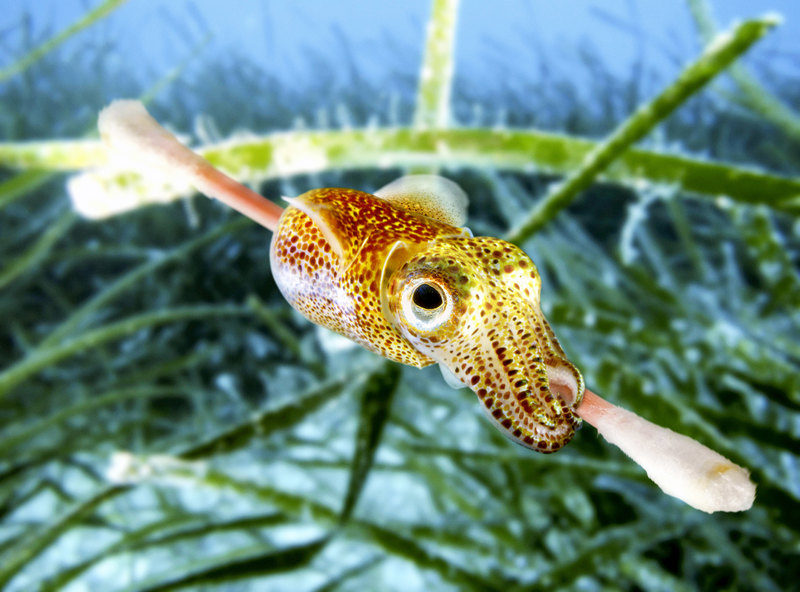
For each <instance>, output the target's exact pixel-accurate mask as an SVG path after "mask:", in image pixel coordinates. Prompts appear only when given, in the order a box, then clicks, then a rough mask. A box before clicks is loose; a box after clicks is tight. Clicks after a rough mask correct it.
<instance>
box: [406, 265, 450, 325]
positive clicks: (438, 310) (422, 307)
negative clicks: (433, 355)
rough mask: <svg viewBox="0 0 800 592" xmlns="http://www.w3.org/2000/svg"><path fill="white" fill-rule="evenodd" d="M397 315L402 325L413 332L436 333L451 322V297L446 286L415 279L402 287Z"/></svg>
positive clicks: (428, 280)
mask: <svg viewBox="0 0 800 592" xmlns="http://www.w3.org/2000/svg"><path fill="white" fill-rule="evenodd" d="M398 313H399V317H400V319H401V320H402V323H405V324H406V325H407V326H408V327H411V328H413V329H414V330H415V331H417V332H420V333H431V332H436V331H439V330H440V329H441V328H442V327H443V325H444V324H446V323H449V322H450V321H452V316H453V297H452V295H451V294H450V292H449V291H448V288H447V286H445V285H442V284H440V283H439V282H435V281H431V280H430V279H429V278H424V279H423V278H415V279H413V280H411V281H410V282H408V283H407V284H406V285H405V286H403V296H402V299H401V306H400V310H399V311H398Z"/></svg>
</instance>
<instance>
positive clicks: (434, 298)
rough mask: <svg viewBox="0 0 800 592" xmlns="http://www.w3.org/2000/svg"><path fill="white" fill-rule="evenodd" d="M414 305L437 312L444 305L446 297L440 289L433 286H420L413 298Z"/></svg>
mask: <svg viewBox="0 0 800 592" xmlns="http://www.w3.org/2000/svg"><path fill="white" fill-rule="evenodd" d="M411 300H412V302H413V303H414V304H416V305H417V306H418V307H420V308H422V309H424V310H430V311H433V310H436V309H437V308H439V307H441V306H442V305H443V304H444V297H443V296H442V293H441V292H440V291H439V288H437V287H436V286H434V285H432V284H420V285H419V286H417V287H416V289H415V290H414V294H413V295H412V296H411Z"/></svg>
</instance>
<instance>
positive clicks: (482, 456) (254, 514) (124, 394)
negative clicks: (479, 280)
mask: <svg viewBox="0 0 800 592" xmlns="http://www.w3.org/2000/svg"><path fill="white" fill-rule="evenodd" d="M329 4H330V5H335V6H336V7H337V8H336V10H332V9H331V8H330V6H329ZM400 4H402V5H403V6H400ZM564 4H570V6H569V8H561V9H559V8H557V7H556V3H545V2H522V1H520V2H511V1H509V2H499V3H491V5H492V6H493V7H495V8H493V9H489V8H488V5H489V3H481V2H477V1H474V0H462V2H460V3H458V2H455V1H454V0H436V1H432V2H428V1H424V2H423V1H419V2H410V3H388V2H387V3H375V2H371V3H368V2H361V1H355V0H354V1H351V2H346V3H324V2H310V1H309V2H302V3H282V2H266V1H265V2H241V3H238V2H236V3H233V2H227V3H223V2H212V1H210V0H209V1H207V2H188V1H187V2H182V3H162V2H152V1H146V0H129V1H128V2H123V1H120V0H106V1H103V2H100V1H92V2H87V1H75V2H63V3H62V2H39V3H35V4H29V5H28V6H29V7H25V3H22V2H14V1H12V2H8V3H7V4H6V5H5V6H6V7H7V10H4V16H2V17H0V18H2V20H0V24H2V27H1V28H0V132H2V139H1V140H0V588H2V589H8V590H26V591H27V590H172V589H181V588H190V589H219V590H313V591H323V590H326V591H332V590H397V591H400V590H403V591H406V590H504V591H511V590H538V589H545V588H547V589H554V590H560V589H575V590H605V589H615V590H778V591H780V590H790V589H794V588H796V586H797V581H798V577H799V576H800V564H798V559H797V558H798V554H800V506H798V503H799V501H800V465H798V461H799V460H800V459H799V458H798V457H799V456H800V312H799V311H800V221H798V214H799V213H800V175H798V170H799V167H800V115H798V112H799V110H800V59H798V57H799V56H800V47H798V42H797V39H798V23H800V9H799V8H798V6H797V5H796V4H795V3H792V2H787V1H782V2H774V3H771V4H770V3H769V2H762V3H759V7H758V8H753V7H752V5H753V3H747V2H716V3H708V2H705V1H703V0H691V1H688V2H675V3H662V4H669V5H670V6H669V7H668V8H666V7H660V8H659V10H660V11H661V12H654V10H655V4H656V3H653V2H642V1H639V2H635V1H630V2H615V3H606V2H604V3H600V2H588V1H587V2H575V3H560V4H559V5H560V6H562V7H563V6H564ZM768 10H773V11H774V13H776V14H783V15H784V16H785V17H786V18H785V21H784V22H783V23H781V24H778V25H777V26H774V25H775V22H774V21H775V19H774V17H773V16H770V17H767V18H763V17H764V13H765V12H766V11H768ZM735 19H738V21H739V24H738V27H737V25H736V24H735V23H734V20H735ZM773 26H774V29H773ZM770 29H773V30H770ZM726 30H727V31H730V32H731V34H730V35H728V36H721V35H719V34H718V33H719V31H726ZM429 33H430V34H432V35H433V36H434V38H436V35H439V36H440V37H439V38H440V39H444V40H448V39H450V38H451V36H452V35H453V33H454V42H453V43H452V44H449V43H448V42H442V43H441V44H439V45H438V46H437V45H436V44H434V45H433V46H431V47H433V49H431V47H428V49H426V39H427V36H428V35H429ZM762 35H763V36H764V38H763V39H760V40H758V41H757V39H758V38H759V37H761V36H762ZM748 36H749V37H748ZM751 43H752V45H751ZM737 44H738V45H737ZM729 47H730V48H731V49H730V51H731V52H734V51H735V52H738V53H737V55H738V54H743V55H744V57H743V58H742V59H741V60H740V61H738V62H737V63H736V64H735V65H733V66H729V65H728V64H727V63H725V64H722V63H720V62H719V61H717V62H713V63H711V64H706V65H707V66H708V68H707V69H708V70H709V71H708V72H707V75H706V77H705V78H704V79H703V80H702V81H701V82H698V79H697V78H691V79H690V77H688V76H686V72H687V71H688V70H690V69H691V68H690V67H689V64H691V63H692V62H693V61H694V60H695V59H697V58H700V57H701V56H709V55H711V54H713V53H714V51H718V50H721V51H727V49H726V48H729ZM701 59H702V58H701ZM710 61H713V60H710ZM729 61H730V60H729ZM421 72H422V73H425V74H426V75H425V76H420V73H421ZM451 73H452V78H451V75H450V74H451ZM701 78H702V76H701ZM676 80H677V82H676ZM667 87H669V88H670V89H672V90H673V91H674V92H673V93H672V94H673V95H675V96H677V97H678V98H675V99H673V102H672V103H669V104H659V106H658V108H657V109H655V110H652V111H653V113H651V115H653V116H652V117H651V118H650V119H649V120H648V119H647V118H646V117H641V116H640V117H639V118H638V119H635V118H631V116H632V115H633V114H634V113H635V112H636V111H637V108H638V107H640V106H641V105H643V104H646V103H647V102H648V101H650V100H651V99H652V98H653V97H656V96H657V95H658V94H659V93H660V92H661V90H662V89H664V88H667ZM121 97H126V98H139V99H142V100H143V101H145V102H146V103H147V105H148V109H149V110H150V111H151V113H152V114H153V115H154V116H155V117H156V118H157V119H158V120H159V121H160V122H162V123H163V124H165V125H167V126H168V127H169V128H170V129H172V130H173V131H175V132H176V133H178V134H179V135H180V136H181V138H182V139H183V140H184V141H185V142H187V143H189V144H190V145H191V146H193V147H196V148H197V149H199V150H200V151H201V152H202V153H203V154H204V155H205V156H206V157H207V158H209V159H210V160H211V161H212V162H214V164H216V165H218V166H220V167H221V168H223V169H225V170H227V171H230V172H231V173H232V174H234V175H235V176H236V177H237V178H239V179H241V180H243V181H245V182H247V183H249V184H251V185H252V186H254V187H255V188H257V190H258V191H259V192H261V193H262V194H263V195H265V196H267V197H269V198H270V199H273V200H277V199H278V197H279V196H280V195H289V196H293V195H297V194H299V193H301V192H303V191H306V190H308V189H311V188H316V187H324V186H345V187H353V188H357V189H361V190H365V191H374V190H376V189H377V188H379V187H381V186H382V185H385V184H386V183H388V182H389V181H391V180H393V179H394V178H396V177H398V176H400V175H402V174H404V173H405V172H407V171H409V170H422V169H424V170H433V169H435V170H438V171H439V172H440V173H441V174H443V175H446V176H448V177H449V178H452V179H453V180H455V181H457V182H458V183H459V184H460V185H461V186H462V187H463V188H464V189H465V190H466V192H467V193H468V195H469V196H470V209H469V226H470V227H471V229H472V230H473V232H474V233H475V234H476V235H490V236H500V237H507V238H511V239H513V240H514V241H515V242H516V243H517V244H519V245H520V246H522V247H523V248H524V249H525V250H526V252H528V253H529V254H530V255H531V257H532V258H533V260H534V261H535V262H536V264H537V266H538V267H539V270H540V273H541V275H542V283H543V293H542V300H543V310H544V312H545V314H546V315H547V317H548V319H549V320H550V322H551V323H552V324H553V327H554V329H555V331H556V333H557V335H558V336H559V339H560V341H561V343H562V345H563V346H564V349H565V350H566V351H567V354H568V356H569V358H570V360H572V361H573V362H574V363H575V364H576V365H577V366H578V367H579V368H580V369H581V370H582V372H583V375H584V377H585V379H586V382H587V384H588V386H589V387H590V388H592V389H593V390H595V391H596V392H598V393H600V394H601V395H603V396H604V397H605V398H607V399H608V400H609V401H611V402H614V403H616V404H619V405H621V406H623V407H625V408H627V409H630V410H632V411H634V412H636V413H637V414H639V415H641V416H642V417H645V418H647V419H649V420H651V421H654V422H656V423H658V424H660V425H663V426H666V427H669V428H672V429H673V430H675V431H678V432H681V433H685V434H687V435H689V436H691V437H693V438H695V439H697V440H699V441H700V442H702V443H704V444H706V445H707V446H709V447H710V448H712V449H714V450H717V451H719V452H721V453H722V454H724V455H725V456H727V457H729V458H731V459H732V460H733V461H734V462H736V463H738V464H740V465H742V466H745V467H747V468H749V469H750V471H751V473H752V479H753V480H754V481H755V483H756V484H757V486H758V491H757V497H756V501H755V505H754V506H753V508H752V509H751V510H749V511H747V512H744V513H740V514H719V513H718V514H713V515H709V514H705V513H702V512H700V511H697V510H694V509H692V508H690V507H688V506H686V505H685V504H683V503H682V502H680V501H678V500H676V499H674V498H671V497H669V496H667V495H665V494H664V493H662V492H661V491H660V490H659V489H658V488H657V487H656V486H655V485H654V484H652V483H651V482H650V481H649V480H648V479H647V477H646V475H645V474H644V472H643V471H642V470H641V469H640V468H639V467H638V466H637V465H635V464H634V463H633V462H632V461H630V460H629V459H627V458H626V457H625V456H624V455H623V454H622V453H621V452H620V451H619V450H618V449H616V448H615V447H613V446H611V445H609V444H608V443H606V442H605V441H604V440H602V439H601V438H600V437H599V436H598V435H597V434H596V432H595V431H594V429H593V428H591V427H590V426H588V425H587V426H585V427H584V428H583V429H582V430H581V431H580V432H579V433H578V435H577V436H576V437H575V439H574V440H573V441H572V442H571V443H570V445H569V446H567V447H566V448H565V449H564V450H562V451H560V452H558V453H557V454H555V455H538V454H535V453H533V452H531V451H529V450H526V449H523V448H521V447H519V446H517V445H515V444H513V443H511V442H510V441H508V440H506V439H505V438H504V437H503V436H502V435H501V434H500V433H499V432H498V431H497V430H496V429H495V428H494V426H493V425H491V424H490V422H489V421H487V420H486V418H485V417H484V414H483V412H482V411H481V410H480V409H479V406H478V404H477V400H476V398H475V396H474V395H473V393H472V392H470V391H469V390H468V389H461V390H453V389H451V388H450V387H448V386H447V385H446V384H445V383H444V381H443V380H442V377H441V376H440V373H439V371H438V370H436V369H435V368H426V369H423V370H417V369H414V368H405V367H400V366H398V365H396V364H393V363H389V362H386V361H384V360H381V359H379V358H378V357H376V356H375V355H373V354H370V353H368V352H366V351H364V350H362V349H361V348H359V347H357V346H354V345H352V344H350V343H349V342H347V341H346V340H344V339H342V338H339V337H337V336H335V335H332V334H331V333H329V332H327V331H325V330H323V329H319V328H317V327H314V326H312V325H311V324H310V323H308V322H307V321H305V320H304V319H303V318H301V317H300V316H299V315H298V314H296V313H295V312H294V311H292V310H291V309H290V307H289V306H288V305H287V304H286V302H285V301H284V300H283V299H282V298H281V296H280V294H279V293H278V291H277V288H276V286H275V284H274V282H273V280H272V276H271V273H270V270H269V240H270V235H269V233H268V232H267V231H265V230H264V229H263V228H260V227H258V226H257V225H256V224H255V223H253V222H251V221H249V220H246V219H244V218H243V217H242V216H240V215H238V214H236V213H234V212H232V211H230V210H228V209H227V208H226V207H224V206H222V205H221V204H218V203H216V202H212V201H211V200H208V199H206V198H204V197H202V196H196V195H193V194H192V192H191V191H187V189H186V188H185V187H180V186H172V185H170V183H169V181H168V180H162V181H161V182H160V184H155V185H153V184H148V183H149V181H147V180H146V179H142V178H139V177H138V176H136V175H135V174H133V173H130V172H126V171H123V172H120V171H118V170H113V169H111V168H110V167H109V166H108V165H107V163H106V160H105V155H104V153H103V150H102V147H101V146H100V144H99V142H98V141H97V134H96V117H97V112H98V111H99V110H100V109H101V108H102V107H104V106H105V105H107V104H108V103H109V102H110V101H111V100H112V99H115V98H121ZM673 109H674V112H673ZM645 115H647V114H645ZM625 126H628V127H627V128H625V129H628V128H633V131H629V132H628V136H627V141H622V140H620V139H619V138H620V136H619V135H618V134H615V131H617V132H618V131H619V130H620V129H621V128H624V127H625ZM609 138H611V139H614V138H616V140H615V141H614V142H607V143H606V144H603V143H602V142H603V141H604V140H607V139H609ZM640 138H641V139H640ZM624 139H625V138H623V140H624ZM632 142H636V145H635V148H633V149H628V147H629V145H630V144H631V143H632ZM598 143H599V145H600V146H601V147H607V148H608V151H609V152H608V154H609V157H608V160H607V161H606V162H603V163H600V164H597V163H595V164H596V165H597V166H596V169H595V170H589V168H590V167H591V166H592V163H591V162H589V160H590V159H588V158H587V154H589V153H590V151H591V150H592V149H593V148H596V147H597V146H598ZM611 144H613V145H611ZM584 172H585V174H586V181H585V183H583V184H582V185H581V184H574V185H570V184H569V183H561V182H560V181H562V180H563V179H564V178H565V177H566V178H568V179H572V178H574V176H575V175H576V173H584ZM570 175H572V176H570ZM87 187H94V188H95V189H96V188H98V187H99V188H100V190H99V191H94V192H90V191H87V190H86V188H87ZM152 201H162V202H165V203H160V204H152V203H150V202H152ZM542 203H547V204H551V205H550V206H549V207H548V208H541V207H540V205H541V204H542ZM117 206H119V207H117ZM114 209H117V210H120V211H118V212H117V211H115V212H111V210H114ZM100 216H102V217H100Z"/></svg>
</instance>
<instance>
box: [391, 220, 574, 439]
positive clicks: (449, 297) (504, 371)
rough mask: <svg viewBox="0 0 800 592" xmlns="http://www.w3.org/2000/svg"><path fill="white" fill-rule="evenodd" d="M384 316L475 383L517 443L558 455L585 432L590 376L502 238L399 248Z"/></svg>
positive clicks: (532, 271)
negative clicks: (581, 412)
mask: <svg viewBox="0 0 800 592" xmlns="http://www.w3.org/2000/svg"><path fill="white" fill-rule="evenodd" d="M381 284H382V287H381V303H382V308H383V313H384V315H385V316H386V317H387V319H389V321H390V322H391V323H392V324H393V326H394V327H395V329H396V330H397V331H398V332H399V333H400V334H401V335H402V336H403V337H404V338H405V339H406V340H407V341H408V342H409V343H411V344H412V345H413V346H414V347H415V348H417V349H418V350H419V351H420V352H421V353H423V354H425V355H427V356H428V357H430V358H431V359H433V360H434V361H436V362H438V363H439V365H440V367H441V368H442V373H443V374H444V375H445V378H447V379H449V380H448V382H450V383H451V384H453V386H456V385H458V386H461V385H466V386H468V387H469V388H471V389H472V390H473V391H475V393H476V394H477V395H478V397H479V398H480V400H481V402H482V404H483V406H484V408H485V410H486V411H487V413H488V415H489V416H490V417H491V418H492V420H494V421H495V422H496V424H497V425H498V426H499V427H500V428H501V430H502V431H503V432H504V433H505V434H506V435H508V436H509V437H510V438H511V439H513V440H515V441H517V442H519V443H520V444H523V445H524V446H527V447H529V448H533V449H535V450H538V451H540V452H554V451H556V450H558V449H559V448H561V447H562V446H563V445H564V444H566V443H567V442H569V440H570V439H571V438H572V436H573V435H574V433H575V430H576V429H577V428H578V427H580V423H581V420H580V418H579V417H578V416H577V415H576V413H575V408H576V407H577V405H578V404H579V403H580V401H581V398H582V397H583V379H582V377H581V374H580V372H579V371H578V370H577V368H575V366H573V365H572V363H570V362H569V360H567V358H566V356H565V354H564V351H563V350H562V349H561V346H560V345H559V343H558V341H557V339H556V337H555V335H554V334H553V331H552V330H551V329H550V325H549V324H548V322H547V320H546V319H545V318H544V316H543V315H542V312H541V310H540V307H539V292H540V279H539V274H538V272H537V270H536V267H535V266H534V264H533V262H532V261H531V260H530V258H528V256H527V255H525V253H523V252H522V251H521V250H520V249H518V248H517V247H516V246H514V245H512V244H510V243H507V242H505V241H502V240H500V239H495V238H486V237H477V238H472V237H467V236H461V237H449V238H442V239H438V240H435V241H432V242H429V243H427V244H426V245H424V246H421V247H420V246H415V248H413V249H411V248H408V247H407V246H406V245H404V244H403V243H398V244H397V245H396V247H395V249H394V251H393V252H392V255H391V256H390V257H389V258H388V260H387V265H386V269H385V270H384V279H383V281H382V282H381Z"/></svg>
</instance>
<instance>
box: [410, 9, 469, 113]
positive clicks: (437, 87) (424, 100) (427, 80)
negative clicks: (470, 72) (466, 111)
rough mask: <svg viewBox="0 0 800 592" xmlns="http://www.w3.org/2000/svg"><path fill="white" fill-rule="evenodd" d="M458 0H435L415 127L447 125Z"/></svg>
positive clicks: (420, 80) (421, 73) (418, 95)
mask: <svg viewBox="0 0 800 592" xmlns="http://www.w3.org/2000/svg"><path fill="white" fill-rule="evenodd" d="M458 2H459V0H434V2H433V11H432V14H431V19H430V21H428V39H427V41H426V43H425V57H424V59H423V61H422V70H421V71H420V75H419V90H418V92H417V110H416V112H415V113H414V127H416V128H422V129H425V128H442V127H447V126H448V125H449V124H450V92H451V88H452V84H453V71H454V68H453V62H454V60H453V55H454V53H455V50H454V48H455V31H456V19H457V16H458Z"/></svg>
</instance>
